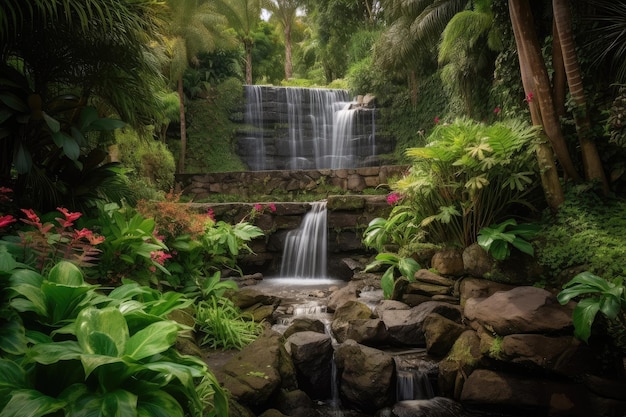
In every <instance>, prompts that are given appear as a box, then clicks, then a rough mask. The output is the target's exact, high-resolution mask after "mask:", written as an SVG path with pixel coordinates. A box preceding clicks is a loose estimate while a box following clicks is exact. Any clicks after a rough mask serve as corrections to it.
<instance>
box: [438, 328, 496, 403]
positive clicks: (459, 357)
mask: <svg viewBox="0 0 626 417" xmlns="http://www.w3.org/2000/svg"><path fill="white" fill-rule="evenodd" d="M480 343H481V341H480V339H479V337H478V335H477V334H476V332H475V331H473V330H466V331H464V332H463V333H461V335H460V336H459V337H458V338H457V340H456V341H455V342H454V345H453V346H452V348H451V349H450V351H449V352H448V356H447V357H446V358H445V359H444V360H443V361H441V362H439V377H438V378H437V382H438V384H439V391H440V393H441V395H444V396H447V397H451V398H456V399H459V398H460V397H461V391H462V389H463V385H464V383H465V379H466V378H467V375H469V374H471V373H472V371H473V370H474V369H476V368H477V367H478V366H479V365H480V364H481V363H482V362H483V361H484V359H485V355H484V354H483V351H482V350H481V345H480Z"/></svg>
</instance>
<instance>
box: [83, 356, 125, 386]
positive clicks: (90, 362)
mask: <svg viewBox="0 0 626 417" xmlns="http://www.w3.org/2000/svg"><path fill="white" fill-rule="evenodd" d="M80 362H81V364H82V365H83V369H84V371H85V377H88V376H89V375H91V373H92V372H93V371H95V370H96V369H97V368H99V367H101V366H106V365H112V364H126V363H125V362H124V359H122V358H120V357H115V356H108V355H95V354H82V355H80ZM126 365H128V364H126ZM128 366H132V365H128ZM114 378H116V379H117V380H118V381H121V380H122V379H123V378H125V375H124V374H122V373H120V372H119V370H118V369H116V371H115V372H114Z"/></svg>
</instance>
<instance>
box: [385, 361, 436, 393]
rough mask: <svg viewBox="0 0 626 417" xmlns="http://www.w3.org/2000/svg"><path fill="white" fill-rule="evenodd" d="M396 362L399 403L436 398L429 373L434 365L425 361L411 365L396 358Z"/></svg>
mask: <svg viewBox="0 0 626 417" xmlns="http://www.w3.org/2000/svg"><path fill="white" fill-rule="evenodd" d="M394 359H395V362H396V399H397V401H407V400H427V399H430V398H433V397H434V396H435V392H434V389H433V386H432V384H431V382H430V379H429V378H428V373H429V372H431V371H432V370H433V366H434V365H433V364H432V363H430V362H427V361H424V360H418V361H417V363H416V364H415V363H409V362H407V361H405V360H402V359H400V358H399V357H395V358H394Z"/></svg>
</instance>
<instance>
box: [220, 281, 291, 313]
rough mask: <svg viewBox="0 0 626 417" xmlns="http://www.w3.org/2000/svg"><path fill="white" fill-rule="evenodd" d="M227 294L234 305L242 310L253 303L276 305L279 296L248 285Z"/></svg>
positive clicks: (278, 302) (278, 301)
mask: <svg viewBox="0 0 626 417" xmlns="http://www.w3.org/2000/svg"><path fill="white" fill-rule="evenodd" d="M228 295H229V297H230V299H231V300H232V301H233V303H234V304H235V306H237V307H239V308H240V309H242V310H245V309H246V308H248V307H252V306H254V305H271V306H277V305H278V304H280V298H278V297H274V296H272V295H267V294H265V293H263V292H261V291H258V290H255V289H254V288H250V287H245V288H241V289H240V290H238V291H234V292H228Z"/></svg>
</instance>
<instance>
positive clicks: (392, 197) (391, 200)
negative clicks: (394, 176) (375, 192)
mask: <svg viewBox="0 0 626 417" xmlns="http://www.w3.org/2000/svg"><path fill="white" fill-rule="evenodd" d="M401 199H402V196H401V195H400V194H398V193H391V194H389V195H388V196H387V204H389V205H390V206H393V205H394V204H396V203H397V202H398V201H400V200H401Z"/></svg>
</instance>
